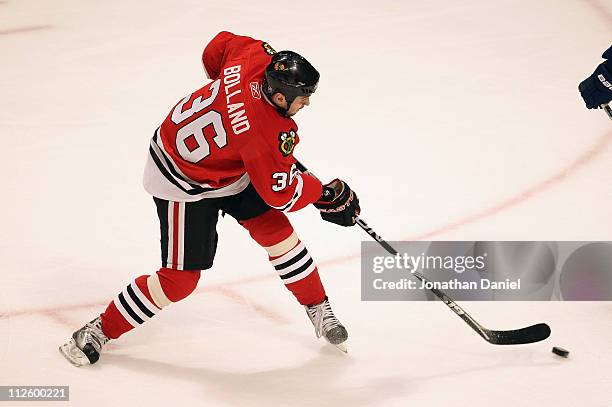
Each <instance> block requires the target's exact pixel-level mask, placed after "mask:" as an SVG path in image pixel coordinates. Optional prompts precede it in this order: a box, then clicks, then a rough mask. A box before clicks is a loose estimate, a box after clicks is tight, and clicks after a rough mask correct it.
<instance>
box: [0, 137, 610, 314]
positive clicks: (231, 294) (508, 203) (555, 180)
mask: <svg viewBox="0 0 612 407" xmlns="http://www.w3.org/2000/svg"><path fill="white" fill-rule="evenodd" d="M610 141H612V131H609V132H608V133H606V134H604V135H603V136H601V137H600V138H599V139H598V140H597V142H596V143H595V144H593V145H592V146H591V147H590V148H589V149H588V150H586V151H585V152H584V153H582V154H581V155H580V156H578V158H576V159H575V160H574V161H572V162H571V163H569V164H568V165H566V166H565V167H563V168H562V169H561V170H560V171H558V172H557V173H556V174H554V175H552V176H550V177H548V178H546V179H545V180H543V181H540V182H538V183H537V184H535V185H534V186H532V187H530V188H527V189H526V190H524V191H522V192H520V193H518V194H516V195H514V196H512V197H510V198H507V199H505V200H503V201H501V202H500V203H497V204H495V205H492V206H490V207H488V208H485V209H484V210H481V211H478V212H476V213H473V214H471V215H468V216H466V217H464V218H461V219H459V220H456V221H454V222H451V223H448V224H446V225H443V226H440V227H438V228H435V229H432V230H430V231H428V232H424V233H421V234H417V235H413V236H409V237H405V238H404V239H403V240H424V239H428V238H432V237H435V236H438V235H441V234H444V233H446V232H449V231H451V230H455V229H458V228H460V227H463V226H465V225H468V224H471V223H475V222H477V221H480V220H482V219H484V218H488V217H490V216H493V215H496V214H498V213H500V212H502V211H504V210H507V209H509V208H511V207H514V206H516V205H519V204H521V203H523V202H525V201H527V200H529V199H530V198H532V197H534V196H535V195H539V194H541V193H542V192H544V191H546V190H547V189H550V188H551V187H553V186H555V185H557V184H559V183H561V182H563V181H565V180H566V179H567V178H568V177H569V176H570V175H572V174H573V173H575V172H576V171H578V170H580V169H581V168H582V167H584V166H586V165H587V164H588V163H590V162H592V161H593V160H594V159H595V158H596V157H597V156H598V155H600V154H601V153H602V152H603V151H604V150H605V149H606V148H607V147H608V145H609V144H610ZM360 255H361V254H360V253H355V254H352V255H349V256H342V257H337V258H332V259H328V260H324V261H322V262H319V266H333V265H336V264H341V263H344V262H347V261H351V260H356V259H358V258H359V257H360ZM275 277H276V274H274V273H272V272H270V273H269V274H262V275H259V276H253V277H249V278H246V279H241V280H237V281H229V282H227V283H224V284H218V285H212V284H211V285H208V286H206V287H205V288H202V289H198V290H197V291H196V292H195V293H194V294H203V293H206V292H210V291H213V290H215V291H220V292H221V293H222V294H223V295H225V296H226V297H227V298H230V299H232V300H233V301H234V302H236V303H239V304H244V301H245V300H244V297H242V296H239V295H238V296H237V293H236V292H235V291H233V290H232V291H230V289H229V287H234V286H236V285H240V284H249V283H253V282H258V281H263V280H267V279H271V278H275ZM239 297H242V298H239ZM108 301H110V298H109V300H108ZM108 301H106V302H94V303H86V304H74V305H68V306H59V307H49V308H37V309H30V310H20V311H10V312H4V313H0V319H4V318H12V317H17V316H32V315H45V316H48V317H51V318H53V319H54V320H55V321H56V322H60V323H63V324H64V323H66V320H64V321H60V318H61V317H58V313H59V312H66V311H72V310H79V309H85V308H94V307H100V308H101V307H103V306H105V305H106V304H107V303H108ZM252 308H253V309H254V310H255V311H257V312H259V313H260V314H262V316H264V317H265V318H267V319H271V320H276V321H277V322H280V323H283V322H284V321H283V319H284V317H282V316H280V315H279V314H274V313H271V312H270V310H269V309H264V308H262V307H261V306H252Z"/></svg>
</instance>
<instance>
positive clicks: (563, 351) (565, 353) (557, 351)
mask: <svg viewBox="0 0 612 407" xmlns="http://www.w3.org/2000/svg"><path fill="white" fill-rule="evenodd" d="M552 352H553V353H554V354H555V355H559V356H561V357H562V358H566V357H567V356H568V355H569V350H567V349H563V348H559V347H558V346H555V347H554V348H553V349H552Z"/></svg>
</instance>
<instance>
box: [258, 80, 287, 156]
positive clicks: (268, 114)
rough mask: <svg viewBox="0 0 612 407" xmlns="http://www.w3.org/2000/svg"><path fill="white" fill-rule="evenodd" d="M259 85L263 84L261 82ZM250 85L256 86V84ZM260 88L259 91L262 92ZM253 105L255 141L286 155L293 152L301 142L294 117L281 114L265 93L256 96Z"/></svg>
mask: <svg viewBox="0 0 612 407" xmlns="http://www.w3.org/2000/svg"><path fill="white" fill-rule="evenodd" d="M257 85H259V86H261V83H258V84H257ZM250 86H252V87H255V84H251V85H250ZM260 89H261V88H259V91H258V92H259V93H261V90H260ZM256 94H257V93H256ZM251 96H253V95H251ZM258 96H259V95H258ZM251 106H253V110H254V113H255V115H254V117H255V121H256V123H255V128H256V132H255V134H253V138H254V140H253V141H255V142H257V143H258V144H260V146H261V147H266V148H267V149H272V150H278V151H279V152H280V153H281V154H282V155H283V156H285V157H286V156H288V155H289V154H291V153H292V152H293V148H294V147H295V146H296V145H297V143H298V142H299V138H298V125H297V123H296V122H295V121H294V120H293V119H292V118H290V117H285V116H283V115H281V114H280V113H279V112H278V111H277V110H276V107H274V106H272V105H271V104H270V102H268V101H267V100H266V99H265V96H263V95H261V96H260V97H258V98H257V97H254V98H253V100H252V101H251Z"/></svg>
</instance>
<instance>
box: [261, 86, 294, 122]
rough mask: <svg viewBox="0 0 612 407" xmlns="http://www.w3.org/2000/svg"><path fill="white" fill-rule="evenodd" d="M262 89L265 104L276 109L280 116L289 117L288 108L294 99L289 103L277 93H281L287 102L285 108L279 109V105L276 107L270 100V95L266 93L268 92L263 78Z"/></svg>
mask: <svg viewBox="0 0 612 407" xmlns="http://www.w3.org/2000/svg"><path fill="white" fill-rule="evenodd" d="M262 89H263V94H264V97H265V98H266V102H268V103H270V104H271V105H272V106H274V107H275V108H276V111H277V112H278V113H280V115H281V116H285V117H291V116H290V115H289V108H290V107H291V104H292V103H293V101H294V100H295V97H294V98H293V99H291V101H289V99H287V96H285V95H284V94H282V93H281V92H278V93H281V94H282V95H283V96H285V100H286V101H287V108H283V107H280V106H279V105H277V104H276V103H274V101H273V100H272V95H271V94H270V92H268V91H267V90H268V84H267V83H266V80H265V78H264V82H263V86H262Z"/></svg>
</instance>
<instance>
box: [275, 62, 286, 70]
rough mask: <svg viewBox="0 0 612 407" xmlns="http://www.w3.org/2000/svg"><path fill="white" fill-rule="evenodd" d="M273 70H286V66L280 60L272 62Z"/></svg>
mask: <svg viewBox="0 0 612 407" xmlns="http://www.w3.org/2000/svg"><path fill="white" fill-rule="evenodd" d="M274 70H275V71H286V70H287V67H286V66H285V64H283V63H282V62H277V63H275V64H274Z"/></svg>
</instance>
